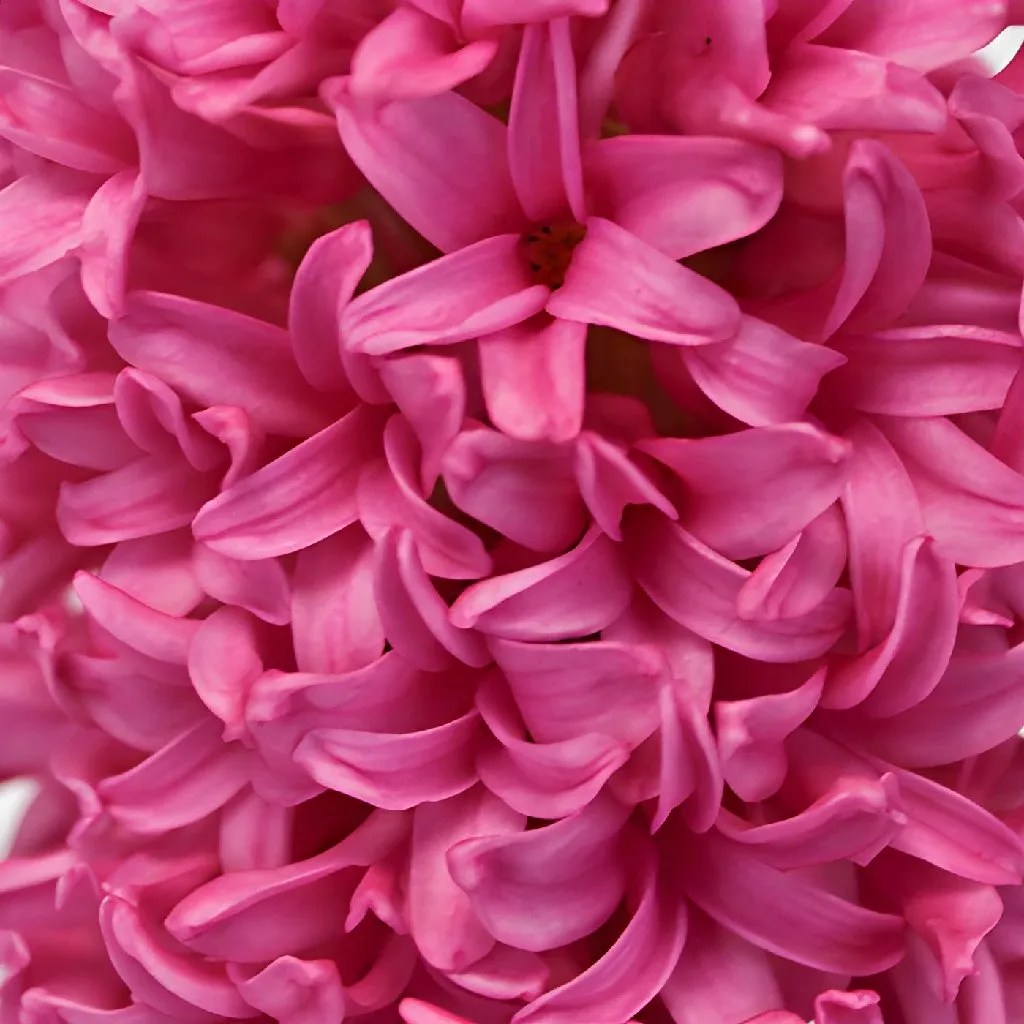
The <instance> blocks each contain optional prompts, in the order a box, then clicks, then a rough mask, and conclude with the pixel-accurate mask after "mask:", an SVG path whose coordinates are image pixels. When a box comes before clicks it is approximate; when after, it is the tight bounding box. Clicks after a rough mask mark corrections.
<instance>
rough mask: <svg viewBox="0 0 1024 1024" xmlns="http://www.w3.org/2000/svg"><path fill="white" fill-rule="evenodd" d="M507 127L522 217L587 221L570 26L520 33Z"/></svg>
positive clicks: (560, 24)
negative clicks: (521, 36) (522, 212)
mask: <svg viewBox="0 0 1024 1024" xmlns="http://www.w3.org/2000/svg"><path fill="white" fill-rule="evenodd" d="M508 125H509V128H508V158H509V169H510V171H511V174H512V182H513V184H514V185H515V189H516V194H517V195H518V196H519V201H520V203H521V204H522V207H523V210H524V211H525V213H526V216H527V217H528V218H529V219H530V220H531V221H533V222H534V223H544V222H551V221H559V220H563V219H565V218H566V217H571V218H572V219H573V220H575V221H577V222H582V221H583V220H585V219H586V209H585V208H584V199H583V170H582V166H581V163H580V135H579V117H578V112H577V105H576V62H575V59H574V55H573V49H572V39H571V37H570V35H569V23H568V21H566V20H564V19H558V20H555V21H550V22H546V23H545V22H540V23H535V24H531V25H527V27H526V28H525V29H524V31H523V42H522V46H521V48H520V51H519V64H518V66H517V67H516V79H515V86H514V88H513V90H512V106H511V111H510V113H509V122H508Z"/></svg>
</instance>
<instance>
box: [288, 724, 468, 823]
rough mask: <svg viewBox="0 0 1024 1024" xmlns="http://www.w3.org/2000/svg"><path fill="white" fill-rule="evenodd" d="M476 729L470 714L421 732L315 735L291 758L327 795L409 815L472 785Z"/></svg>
mask: <svg viewBox="0 0 1024 1024" xmlns="http://www.w3.org/2000/svg"><path fill="white" fill-rule="evenodd" d="M479 726H480V719H479V715H478V713H477V712H476V711H475V710H474V711H469V712H467V713H466V714H464V715H462V716H461V717H460V718H456V719H454V720H453V721H451V722H447V723H445V724H444V725H439V726H437V727H435V728H433V729H425V730H422V731H420V732H410V733H402V734H389V733H370V732H356V731H354V730H351V729H314V730H312V731H311V732H309V733H307V735H306V736H305V738H304V739H303V740H302V742H301V743H300V744H299V745H298V747H297V748H296V750H295V755H294V757H295V762H296V763H297V764H298V765H300V766H301V767H303V768H305V769H306V771H308V772H309V774H310V775H311V776H312V777H313V778H314V779H316V781H317V782H319V783H320V784H321V785H322V786H326V787H327V788H328V789H333V790H336V791H337V792H339V793H347V794H348V795H349V796H354V797H356V798H357V799H359V800H365V801H366V802H367V803H371V804H373V805H374V806H375V807H385V808H388V809H390V810H407V809H408V808H410V807H415V806H416V805H417V804H420V803H423V802H424V801H435V800H445V799H447V798H448V797H451V796H455V795H457V794H458V793H462V792H464V791H465V790H467V789H469V787H470V786H472V785H473V783H474V782H476V770H475V768H474V758H475V755H476V749H475V748H476V744H477V739H478V732H479Z"/></svg>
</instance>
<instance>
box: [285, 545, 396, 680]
mask: <svg viewBox="0 0 1024 1024" xmlns="http://www.w3.org/2000/svg"><path fill="white" fill-rule="evenodd" d="M373 558H374V546H373V544H372V542H371V541H370V539H369V538H368V537H367V536H366V534H365V533H364V532H363V529H362V528H361V527H360V526H357V525H353V526H350V527H348V528H347V529H344V530H342V531H341V532H340V533H335V534H332V535H331V536H330V537H326V538H324V540H322V541H320V542H319V543H318V544H314V545H312V546H311V547H307V548H303V549H302V551H300V552H299V556H298V559H297V560H296V563H295V571H294V573H293V574H292V608H291V620H292V642H293V643H294V645H295V661H296V664H297V666H298V669H299V671H300V672H326V673H341V672H349V671H352V670H354V669H360V668H365V667H366V666H367V665H369V664H371V662H373V661H376V659H377V658H379V657H380V655H381V652H382V651H383V650H384V626H383V625H382V623H381V621H380V615H379V613H378V611H377V608H376V607H375V605H374V601H373Z"/></svg>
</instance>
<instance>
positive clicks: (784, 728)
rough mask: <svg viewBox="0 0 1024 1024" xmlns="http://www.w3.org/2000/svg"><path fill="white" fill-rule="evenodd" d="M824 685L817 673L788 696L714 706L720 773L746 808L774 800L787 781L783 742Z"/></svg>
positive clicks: (813, 704)
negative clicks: (772, 798) (743, 801)
mask: <svg viewBox="0 0 1024 1024" xmlns="http://www.w3.org/2000/svg"><path fill="white" fill-rule="evenodd" d="M824 680H825V670H824V669H822V670H820V671H818V672H816V673H815V674H814V675H813V676H811V677H810V678H809V679H808V680H807V682H806V683H804V684H803V685H802V686H800V687H798V688H797V689H796V690H791V691H790V692H788V693H771V694H765V695H764V696H760V697H752V698H750V699H748V700H737V701H717V702H716V703H715V733H716V735H717V737H718V753H719V757H720V759H721V763H722V772H723V774H724V776H725V781H726V782H727V783H728V784H729V786H730V788H731V789H732V790H733V791H734V792H735V793H736V794H737V796H739V797H740V798H741V799H742V800H745V801H746V802H747V803H757V802H759V801H761V800H767V799H768V798H769V797H770V796H772V795H774V794H775V793H776V792H777V791H778V789H779V787H780V786H781V785H782V781H783V779H784V778H785V776H786V751H785V748H784V746H783V741H784V740H785V738H786V737H787V736H788V735H789V734H790V733H791V732H793V730H794V729H796V728H798V727H799V726H800V725H802V724H803V723H804V722H805V721H806V720H807V718H808V717H810V715H811V713H812V712H813V711H814V709H815V707H816V706H817V703H818V698H819V697H820V696H821V691H822V686H823V684H824Z"/></svg>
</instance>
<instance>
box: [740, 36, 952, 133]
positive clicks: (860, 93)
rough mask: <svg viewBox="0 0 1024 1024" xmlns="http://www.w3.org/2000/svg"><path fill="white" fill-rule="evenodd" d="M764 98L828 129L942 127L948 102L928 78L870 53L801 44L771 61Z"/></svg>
mask: <svg viewBox="0 0 1024 1024" xmlns="http://www.w3.org/2000/svg"><path fill="white" fill-rule="evenodd" d="M760 102H761V103H762V104H763V105H764V106H765V108H767V109H768V110H769V111H771V112H772V113H773V114H777V115H779V116H781V117H785V118H788V119H790V120H791V121H795V122H797V123H799V124H804V125H814V127H816V128H820V129H824V130H825V131H850V130H852V131H859V132H865V133H868V132H886V131H890V132H934V133H938V132H941V131H942V128H943V126H944V124H945V118H946V109H945V108H946V104H945V99H944V97H943V95H942V93H940V92H939V90H938V89H937V88H936V87H935V86H934V85H932V84H931V83H930V82H929V81H928V80H927V79H926V78H924V77H922V76H921V75H919V74H915V73H914V72H913V71H910V70H908V69H907V68H906V67H904V66H902V65H901V64H899V63H890V62H889V61H887V60H885V59H884V58H881V57H878V56H876V55H874V54H872V53H864V52H859V51H858V50H857V49H840V48H838V47H835V46H816V45H807V44H804V45H797V46H792V47H790V48H789V49H788V50H787V51H786V52H785V54H783V55H781V59H780V60H779V61H778V62H777V63H776V62H775V61H773V66H772V81H771V83H770V84H769V86H768V88H767V90H766V91H765V93H764V95H763V96H761V99H760Z"/></svg>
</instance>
